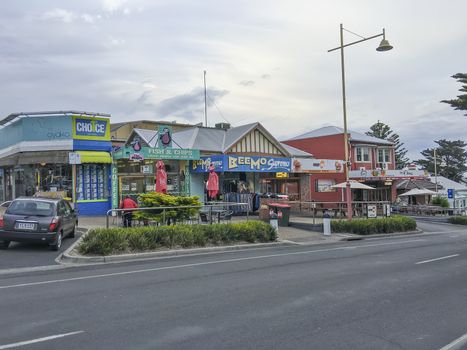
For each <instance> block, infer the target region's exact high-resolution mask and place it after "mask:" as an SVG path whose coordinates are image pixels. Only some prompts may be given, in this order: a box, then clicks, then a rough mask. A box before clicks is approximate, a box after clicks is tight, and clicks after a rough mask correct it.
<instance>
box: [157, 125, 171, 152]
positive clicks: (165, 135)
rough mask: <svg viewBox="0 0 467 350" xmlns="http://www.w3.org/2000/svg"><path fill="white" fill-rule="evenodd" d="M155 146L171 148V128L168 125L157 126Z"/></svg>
mask: <svg viewBox="0 0 467 350" xmlns="http://www.w3.org/2000/svg"><path fill="white" fill-rule="evenodd" d="M157 147H159V148H172V128H171V127H170V126H167V125H161V126H159V133H158V141H157Z"/></svg>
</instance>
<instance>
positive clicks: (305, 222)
mask: <svg viewBox="0 0 467 350" xmlns="http://www.w3.org/2000/svg"><path fill="white" fill-rule="evenodd" d="M246 219H247V218H246V217H245V216H234V217H233V218H232V222H241V221H246ZM120 220H121V218H117V217H110V218H109V224H110V227H116V226H121V221H120ZM249 220H258V217H257V216H250V217H249ZM321 224H322V219H321V218H315V219H314V220H313V218H312V217H307V216H295V215H292V216H291V221H290V226H287V227H279V235H278V237H279V240H281V241H289V242H294V243H297V244H304V243H317V244H319V243H328V242H329V243H332V242H336V241H339V240H343V239H347V238H348V237H349V236H356V235H348V234H331V235H330V236H325V235H324V234H323V233H322V228H321V227H320V225H321ZM105 226H106V217H105V216H80V217H79V227H80V228H83V229H86V230H90V229H93V228H99V227H105Z"/></svg>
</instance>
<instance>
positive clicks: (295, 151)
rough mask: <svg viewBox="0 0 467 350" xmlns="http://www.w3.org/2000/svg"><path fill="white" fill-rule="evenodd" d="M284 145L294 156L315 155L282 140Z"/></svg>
mask: <svg viewBox="0 0 467 350" xmlns="http://www.w3.org/2000/svg"><path fill="white" fill-rule="evenodd" d="M281 145H282V147H284V148H285V149H286V150H287V152H289V153H290V154H291V155H292V156H293V157H300V158H304V157H307V158H313V155H312V154H311V153H308V152H305V151H302V150H301V149H298V148H295V147H292V146H289V145H286V144H285V143H282V142H281Z"/></svg>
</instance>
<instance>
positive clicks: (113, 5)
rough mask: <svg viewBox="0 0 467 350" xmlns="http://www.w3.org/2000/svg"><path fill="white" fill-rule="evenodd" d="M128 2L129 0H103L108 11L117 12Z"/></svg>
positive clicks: (103, 5)
mask: <svg viewBox="0 0 467 350" xmlns="http://www.w3.org/2000/svg"><path fill="white" fill-rule="evenodd" d="M126 2H127V0H102V8H103V9H104V10H105V11H107V12H115V11H117V10H119V9H121V8H122V7H123V5H124V4H125V3H126ZM125 10H128V9H125Z"/></svg>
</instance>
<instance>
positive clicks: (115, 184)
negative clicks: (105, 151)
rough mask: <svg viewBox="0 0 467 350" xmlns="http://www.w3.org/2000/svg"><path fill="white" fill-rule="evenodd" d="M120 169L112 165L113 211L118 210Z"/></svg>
mask: <svg viewBox="0 0 467 350" xmlns="http://www.w3.org/2000/svg"><path fill="white" fill-rule="evenodd" d="M117 174H118V168H117V166H116V165H115V164H113V163H112V170H111V182H112V209H115V208H118V204H119V203H118V175H117Z"/></svg>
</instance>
